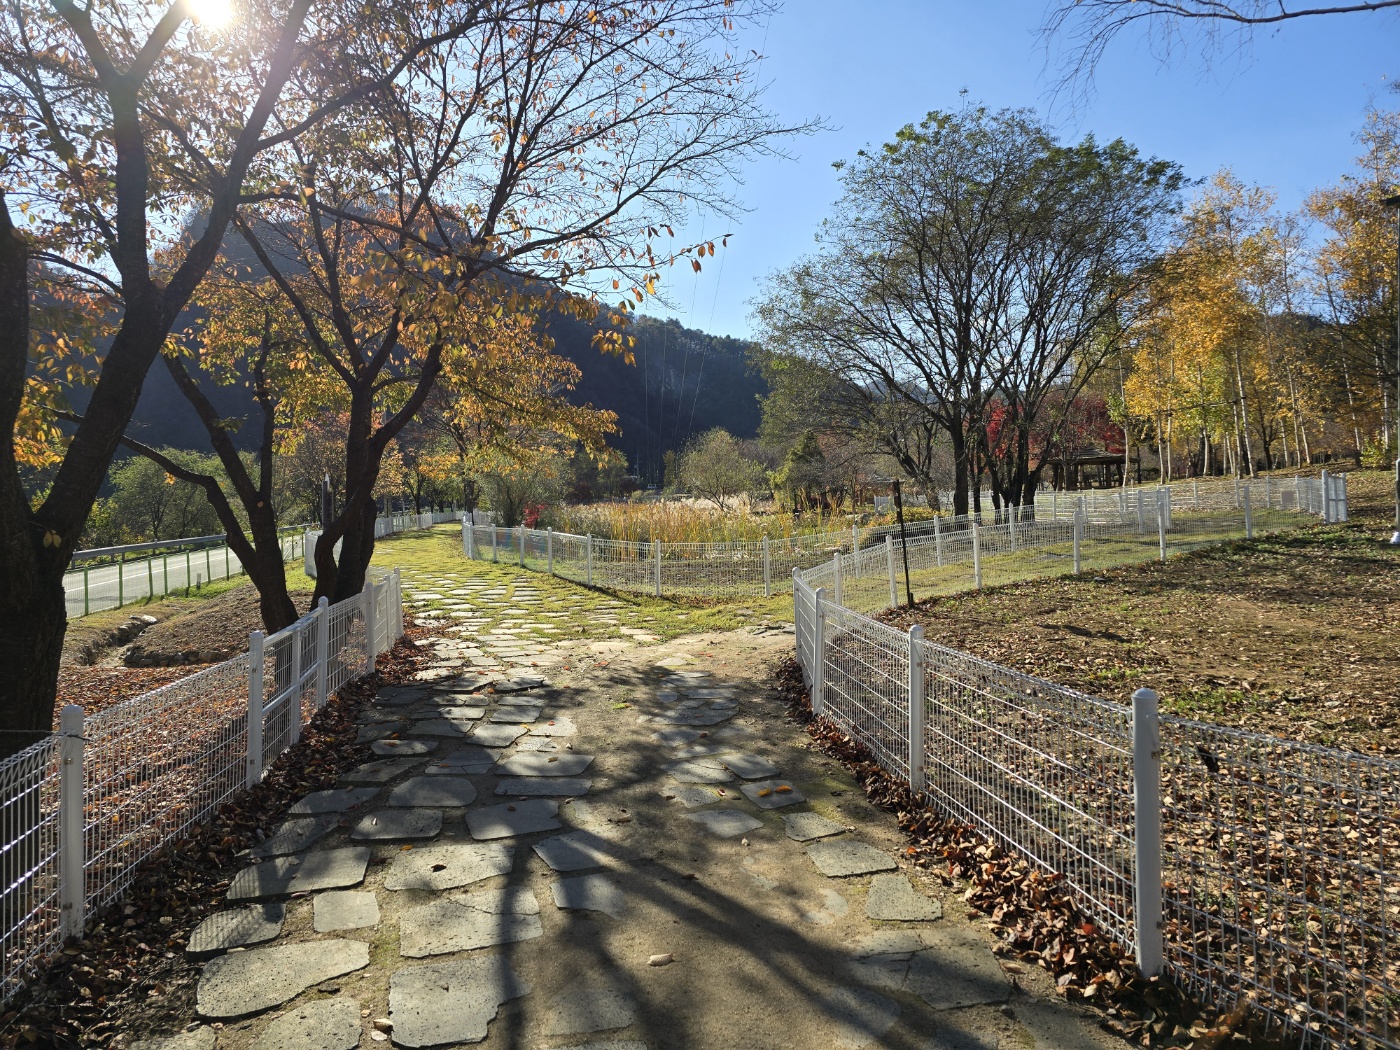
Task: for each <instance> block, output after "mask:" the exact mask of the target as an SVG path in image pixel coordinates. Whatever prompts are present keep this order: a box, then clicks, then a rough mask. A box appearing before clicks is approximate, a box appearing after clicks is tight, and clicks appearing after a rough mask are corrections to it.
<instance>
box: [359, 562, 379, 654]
mask: <svg viewBox="0 0 1400 1050" xmlns="http://www.w3.org/2000/svg"><path fill="white" fill-rule="evenodd" d="M360 601H361V603H362V604H363V606H364V612H365V674H374V658H375V657H376V656H378V655H379V653H378V651H376V649H375V646H374V628H375V623H374V612H375V609H374V581H373V580H366V581H365V589H364V590H362V591H361V592H360Z"/></svg>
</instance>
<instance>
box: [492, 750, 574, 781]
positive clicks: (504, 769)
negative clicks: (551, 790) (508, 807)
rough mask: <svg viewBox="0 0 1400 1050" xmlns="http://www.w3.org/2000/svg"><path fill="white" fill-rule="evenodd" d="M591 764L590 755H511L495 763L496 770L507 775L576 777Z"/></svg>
mask: <svg viewBox="0 0 1400 1050" xmlns="http://www.w3.org/2000/svg"><path fill="white" fill-rule="evenodd" d="M592 764H593V756H592V755H512V756H511V757H510V758H508V759H506V760H505V761H504V762H500V763H498V764H497V765H496V772H497V773H499V774H501V775H502V776H507V777H576V776H578V775H579V774H580V773H582V772H583V771H584V770H585V769H587V768H588V767H589V766H591V765H592Z"/></svg>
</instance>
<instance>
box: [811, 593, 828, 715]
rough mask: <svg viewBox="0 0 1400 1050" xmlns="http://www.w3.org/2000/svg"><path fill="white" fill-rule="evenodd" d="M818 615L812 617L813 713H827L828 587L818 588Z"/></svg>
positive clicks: (816, 603) (816, 604)
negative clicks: (825, 695)
mask: <svg viewBox="0 0 1400 1050" xmlns="http://www.w3.org/2000/svg"><path fill="white" fill-rule="evenodd" d="M814 604H815V606H816V615H815V616H814V617H812V621H813V622H812V637H813V645H812V652H813V654H814V655H813V659H812V714H814V715H818V716H820V715H823V714H825V713H826V704H825V703H824V699H825V697H824V690H825V689H826V588H825V587H818V588H817V597H816V602H815V603H814Z"/></svg>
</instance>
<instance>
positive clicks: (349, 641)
mask: <svg viewBox="0 0 1400 1050" xmlns="http://www.w3.org/2000/svg"><path fill="white" fill-rule="evenodd" d="M326 614H327V615H328V616H329V617H330V627H329V631H328V634H329V637H330V643H329V648H330V652H329V654H328V659H327V664H326V692H327V693H334V692H335V691H336V690H337V689H339V688H340V687H341V686H343V685H345V683H346V682H349V681H351V680H352V679H354V678H357V677H359V675H360V674H361V673H362V672H363V671H364V667H365V661H366V659H367V657H366V655H365V654H366V652H367V645H368V640H367V639H366V637H365V609H364V603H363V601H362V600H361V598H360V596H359V595H355V596H354V597H351V598H346V599H345V600H344V601H341V602H336V603H335V604H334V605H332V606H330V608H328V609H327V610H326Z"/></svg>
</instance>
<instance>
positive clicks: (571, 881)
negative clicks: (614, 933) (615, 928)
mask: <svg viewBox="0 0 1400 1050" xmlns="http://www.w3.org/2000/svg"><path fill="white" fill-rule="evenodd" d="M549 889H550V892H552V893H553V894H554V904H555V906H556V907H559V908H564V909H568V910H573V911H600V912H603V913H604V914H605V915H611V916H612V917H613V918H614V919H620V918H622V915H623V913H624V912H625V911H626V910H627V900H626V898H625V897H623V895H622V891H621V890H620V889H618V888H617V885H616V884H615V883H614V882H613V881H612V880H611V879H609V878H608V877H607V876H606V875H596V874H595V875H575V876H573V877H572V878H567V879H559V880H557V881H556V882H553V883H551V884H550V887H549Z"/></svg>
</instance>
